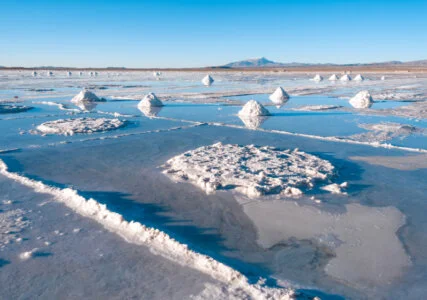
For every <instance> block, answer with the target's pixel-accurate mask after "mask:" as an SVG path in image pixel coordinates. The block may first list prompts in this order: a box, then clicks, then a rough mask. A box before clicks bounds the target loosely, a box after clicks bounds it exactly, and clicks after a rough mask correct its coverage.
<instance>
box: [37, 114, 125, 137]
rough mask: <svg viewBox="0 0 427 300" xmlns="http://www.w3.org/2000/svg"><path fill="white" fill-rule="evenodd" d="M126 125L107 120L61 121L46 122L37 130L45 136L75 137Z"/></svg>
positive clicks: (116, 120) (121, 122)
mask: <svg viewBox="0 0 427 300" xmlns="http://www.w3.org/2000/svg"><path fill="white" fill-rule="evenodd" d="M125 124H126V123H125V122H123V121H120V120H119V119H107V118H98V119H93V118H77V119H60V120H55V121H49V122H45V123H43V124H41V125H39V126H37V130H38V131H40V132H41V133H43V134H62V135H73V134H75V133H93V132H102V131H110V130H114V129H117V128H120V127H123V126H125Z"/></svg>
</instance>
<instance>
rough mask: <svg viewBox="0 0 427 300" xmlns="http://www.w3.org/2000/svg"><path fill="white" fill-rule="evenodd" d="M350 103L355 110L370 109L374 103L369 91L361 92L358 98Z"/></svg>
mask: <svg viewBox="0 0 427 300" xmlns="http://www.w3.org/2000/svg"><path fill="white" fill-rule="evenodd" d="M349 103H350V104H351V106H353V107H354V108H370V107H371V106H372V104H373V103H374V101H373V100H372V97H371V94H370V93H369V91H360V92H359V93H357V94H356V96H354V97H353V98H351V99H350V101H349Z"/></svg>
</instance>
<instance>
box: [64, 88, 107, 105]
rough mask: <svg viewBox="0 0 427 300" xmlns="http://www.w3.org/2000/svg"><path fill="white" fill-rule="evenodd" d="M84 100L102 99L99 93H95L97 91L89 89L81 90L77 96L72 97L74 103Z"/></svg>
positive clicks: (97, 100)
mask: <svg viewBox="0 0 427 300" xmlns="http://www.w3.org/2000/svg"><path fill="white" fill-rule="evenodd" d="M82 101H86V102H100V101H102V100H101V99H99V98H98V96H97V95H95V93H93V92H91V91H89V90H86V89H84V90H81V91H80V93H78V94H77V95H76V96H74V98H73V99H71V102H73V103H79V102H82Z"/></svg>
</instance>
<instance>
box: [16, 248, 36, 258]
mask: <svg viewBox="0 0 427 300" xmlns="http://www.w3.org/2000/svg"><path fill="white" fill-rule="evenodd" d="M38 251H39V249H38V248H34V249H32V250H30V251H26V252H22V253H21V254H19V258H20V259H21V260H28V259H30V258H32V257H34V255H36V254H37V252H38Z"/></svg>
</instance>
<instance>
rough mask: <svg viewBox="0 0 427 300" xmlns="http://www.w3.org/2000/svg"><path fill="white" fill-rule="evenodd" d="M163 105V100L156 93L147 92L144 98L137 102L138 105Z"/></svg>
mask: <svg viewBox="0 0 427 300" xmlns="http://www.w3.org/2000/svg"><path fill="white" fill-rule="evenodd" d="M161 106H163V102H162V101H161V100H160V99H159V98H157V96H156V94H154V93H149V94H147V95H145V97H144V99H142V100H141V101H140V102H139V103H138V107H161Z"/></svg>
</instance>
